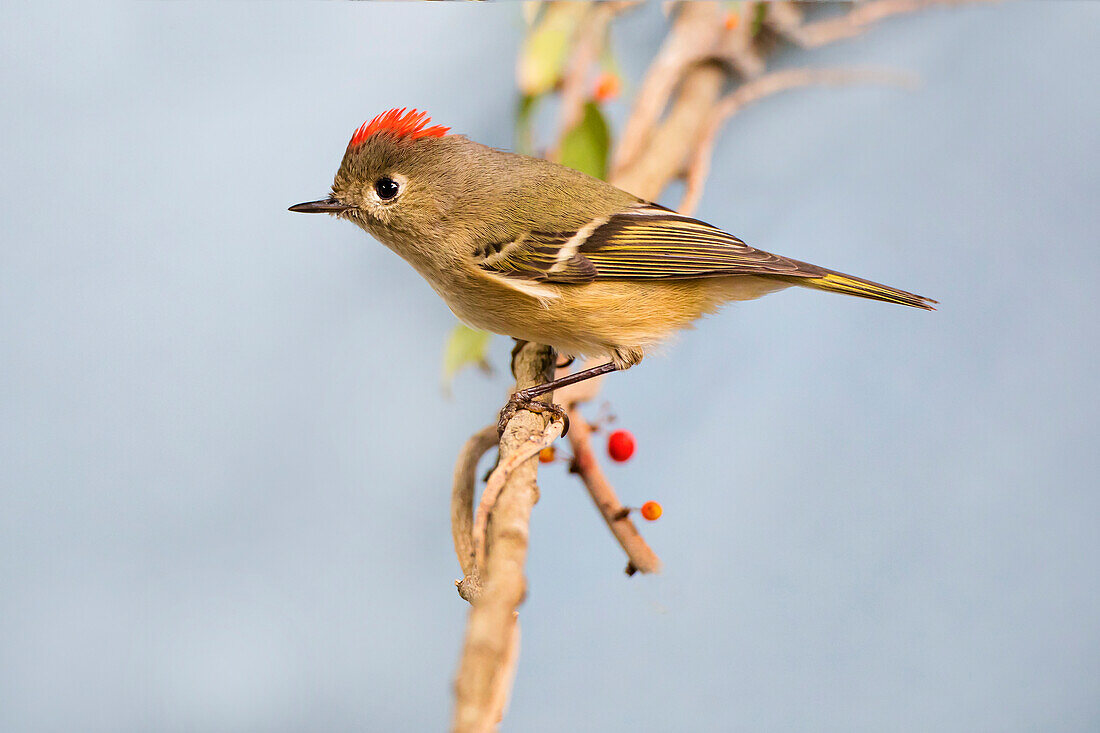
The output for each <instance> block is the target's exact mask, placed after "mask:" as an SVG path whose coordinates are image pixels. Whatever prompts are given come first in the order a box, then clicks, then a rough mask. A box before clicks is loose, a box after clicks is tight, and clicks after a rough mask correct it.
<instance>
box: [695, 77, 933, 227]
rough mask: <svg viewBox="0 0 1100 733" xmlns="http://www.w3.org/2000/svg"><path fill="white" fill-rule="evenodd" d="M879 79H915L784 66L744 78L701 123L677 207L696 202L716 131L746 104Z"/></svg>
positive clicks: (902, 81)
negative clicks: (800, 90) (796, 91)
mask: <svg viewBox="0 0 1100 733" xmlns="http://www.w3.org/2000/svg"><path fill="white" fill-rule="evenodd" d="M857 83H882V84H892V85H897V86H912V85H914V84H915V83H916V80H915V79H914V78H913V77H911V76H909V75H905V74H899V73H896V72H887V71H878V70H868V69H785V70H783V71H773V72H772V73H770V74H767V75H765V76H761V77H758V78H756V79H754V80H752V81H749V82H745V83H744V84H742V85H741V86H739V87H737V89H735V90H733V91H732V92H730V93H729V94H727V95H726V96H725V97H723V98H722V99H721V101H719V102H718V104H717V105H715V107H714V109H713V110H711V111H710V112H709V114H708V117H707V120H706V122H705V123H704V124H703V126H702V131H701V132H700V135H699V138H698V142H697V143H696V145H695V150H694V152H693V153H692V156H691V162H690V163H689V164H688V170H687V175H686V186H685V189H684V196H683V198H682V199H681V200H680V205H679V207H678V210H679V211H680V212H682V213H685V214H690V213H691V212H693V211H694V210H695V208H696V207H697V206H698V205H699V200H700V198H701V197H702V195H703V184H704V183H705V182H706V178H707V175H708V174H709V172H710V161H711V158H712V153H713V152H714V144H715V141H716V140H717V138H718V133H719V132H720V131H721V129H722V125H723V124H725V122H726V120H728V119H729V118H730V117H732V116H733V115H735V114H737V113H738V112H740V111H741V110H742V109H744V108H745V107H746V106H748V105H749V104H752V103H753V102H758V101H760V100H761V99H763V98H765V97H768V96H771V95H772V94H778V93H780V92H785V91H788V90H791V89H797V88H800V87H808V86H815V85H823V84H830V85H841V84H857Z"/></svg>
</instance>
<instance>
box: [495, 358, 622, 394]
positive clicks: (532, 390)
mask: <svg viewBox="0 0 1100 733" xmlns="http://www.w3.org/2000/svg"><path fill="white" fill-rule="evenodd" d="M618 369H619V367H618V366H616V365H615V362H613V361H609V362H607V363H606V364H600V365H599V366H594V367H590V368H588V369H581V370H580V371H579V372H573V373H572V374H566V375H565V376H564V377H559V378H557V379H552V380H550V381H549V382H547V383H546V384H538V385H535V386H534V387H528V388H527V389H521V390H520V391H519V392H516V393H515V394H514V395H512V399H520V400H533V399H535V398H536V397H541V396H542V395H544V394H546V393H547V392H553V391H554V390H555V389H559V388H561V387H568V386H569V385H571V384H576V383H577V382H584V381H585V380H588V379H592V378H593V377H602V376H603V375H604V374H610V373H611V372H614V371H618Z"/></svg>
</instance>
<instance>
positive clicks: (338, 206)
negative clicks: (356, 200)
mask: <svg viewBox="0 0 1100 733" xmlns="http://www.w3.org/2000/svg"><path fill="white" fill-rule="evenodd" d="M350 208H351V207H350V206H348V205H347V204H345V203H343V202H340V201H337V200H336V199H333V198H327V199H321V200H320V201H306V202H305V203H304V204H294V205H293V206H291V207H290V209H288V211H297V212H299V213H302V214H339V213H340V212H341V211H347V210H348V209H350Z"/></svg>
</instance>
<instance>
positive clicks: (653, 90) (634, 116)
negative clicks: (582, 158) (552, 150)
mask: <svg viewBox="0 0 1100 733" xmlns="http://www.w3.org/2000/svg"><path fill="white" fill-rule="evenodd" d="M679 7H680V11H679V14H678V15H677V17H676V21H675V23H674V25H673V27H672V30H671V31H670V32H669V34H668V38H666V39H665V42H664V44H663V45H662V46H661V50H660V51H659V52H658V53H657V57H656V58H655V59H654V60H653V63H652V64H650V67H649V71H647V72H646V76H645V80H644V81H643V82H642V86H641V89H640V90H639V91H638V96H637V98H636V99H635V101H634V108H633V109H632V110H631V113H630V119H629V120H628V121H627V123H626V127H625V128H623V133H622V135H621V136H620V138H619V144H618V147H617V148H616V149H615V155H614V158H613V160H612V165H611V170H612V177H613V178H614V177H617V176H618V175H619V174H620V173H621V171H622V170H623V169H624V168H626V167H627V166H628V165H630V164H631V163H632V162H633V161H634V159H635V158H637V157H638V156H639V155H641V153H642V150H643V149H644V148H647V147H650V148H651V147H652V146H650V145H649V144H648V143H649V136H650V134H651V132H652V130H653V127H654V126H655V125H656V123H657V120H659V119H660V117H661V114H662V113H663V112H664V110H665V107H666V106H667V103H668V99H669V97H670V96H672V93H673V92H674V91H675V90H676V85H677V84H678V83H679V82H680V80H681V79H682V78H683V76H684V72H685V70H686V69H687V68H688V67H690V66H691V65H692V64H695V63H697V62H699V61H701V60H703V59H705V58H707V57H709V56H711V55H712V54H713V51H714V48H715V46H716V45H717V43H718V41H719V39H720V38H721V36H722V32H723V30H724V28H723V25H722V18H721V15H720V8H719V5H718V3H691V2H687V3H680V5H679ZM627 190H630V189H627Z"/></svg>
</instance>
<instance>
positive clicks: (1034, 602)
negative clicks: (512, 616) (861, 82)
mask: <svg viewBox="0 0 1100 733" xmlns="http://www.w3.org/2000/svg"><path fill="white" fill-rule="evenodd" d="M1098 21H1100V5H1098V4H1095V3H1091V4H1077V3H1032V4H1015V3H1006V4H1003V5H999V6H987V7H967V8H962V9H957V10H951V11H941V12H930V13H927V14H924V15H921V16H918V17H908V18H904V19H900V20H896V21H893V22H890V23H888V24H886V25H884V26H882V27H880V28H878V29H876V30H875V31H873V32H871V33H869V34H868V35H867V36H865V37H864V38H863V39H860V40H856V41H853V42H849V43H845V44H843V45H837V46H835V47H833V48H829V49H825V50H822V51H820V52H813V53H803V52H790V53H788V54H786V55H785V56H783V57H782V63H784V64H788V65H795V64H803V63H816V64H834V65H854V64H865V65H873V66H878V67H882V66H888V67H894V68H899V69H905V70H909V71H912V72H915V73H917V74H919V75H920V76H921V77H922V78H923V79H924V86H923V88H922V89H920V90H919V91H916V92H912V93H909V92H901V91H898V90H891V89H882V88H853V89H842V90H837V89H828V90H811V91H802V92H798V93H793V94H791V95H788V96H786V97H783V98H776V99H773V100H770V101H768V102H767V103H766V104H762V105H760V106H758V107H755V108H752V109H750V110H748V111H746V112H745V113H744V114H743V115H741V116H739V117H738V118H736V119H735V120H734V121H733V122H732V123H731V124H730V126H729V128H728V129H727V130H726V133H725V134H724V136H723V138H722V141H721V143H720V144H719V146H718V149H717V152H716V159H715V164H714V174H713V177H712V179H711V182H710V185H709V187H708V190H707V192H706V196H705V199H704V202H703V206H702V209H701V211H700V215H701V216H702V217H703V218H705V219H707V220H710V221H712V222H714V223H716V224H719V225H721V226H723V227H726V228H728V229H730V230H731V231H733V232H735V233H737V234H739V235H741V236H742V237H744V238H745V239H746V240H748V241H749V242H751V243H754V244H757V245H758V246H761V247H763V248H765V249H769V250H774V251H777V252H781V253H784V254H789V255H792V256H795V257H798V258H800V259H805V260H810V261H812V262H816V263H820V264H823V265H827V266H830V267H834V268H837V269H841V270H846V271H849V272H854V273H857V274H861V275H865V276H867V277H872V278H874V279H878V280H881V281H884V282H887V283H891V284H895V285H898V286H901V287H905V288H910V289H913V290H915V291H917V292H920V293H923V294H927V295H929V296H932V297H935V298H937V299H939V300H940V301H941V302H942V304H943V305H942V309H941V310H940V311H939V312H937V313H924V312H919V311H915V310H907V309H902V308H896V307H888V306H885V305H882V304H876V303H869V302H866V301H860V300H855V299H846V298H841V297H836V296H828V295H825V294H821V293H812V292H794V293H785V294H782V295H778V296H774V297H771V298H768V299H765V300H762V301H759V302H754V303H749V304H745V305H743V306H739V307H736V308H732V309H730V310H729V311H727V312H726V313H724V314H723V315H721V316H720V317H716V318H712V319H709V320H708V321H706V322H705V323H703V324H702V325H701V327H700V328H699V329H698V330H697V331H695V332H693V333H690V334H687V335H685V336H684V337H683V338H682V339H680V341H679V343H678V344H677V345H676V346H675V348H672V349H669V350H668V351H667V354H666V355H665V356H661V357H657V358H652V359H649V360H647V361H646V362H645V363H644V364H643V365H642V366H641V367H640V368H638V369H637V370H635V371H632V372H630V373H628V374H625V375H617V376H615V377H613V378H612V379H610V380H609V381H608V383H607V386H606V396H607V397H608V398H609V399H610V400H611V401H612V402H613V404H614V407H615V410H616V411H617V412H618V414H619V416H620V424H622V425H624V426H626V427H629V428H630V429H632V430H633V431H634V433H635V434H636V436H637V439H638V443H639V446H640V448H639V451H638V455H637V457H636V459H635V460H633V461H632V462H631V463H629V464H627V465H625V466H622V467H619V466H614V467H611V468H610V469H609V473H610V475H611V477H612V479H613V480H614V482H615V483H616V484H617V485H618V487H619V488H620V490H621V492H622V494H623V495H624V498H625V500H626V501H628V502H630V503H634V504H638V503H640V502H642V501H644V500H646V499H651V498H655V499H659V500H660V501H661V502H663V504H664V506H665V517H664V518H663V519H662V520H661V521H660V522H658V523H657V524H656V525H649V526H647V527H645V531H646V534H647V536H648V537H649V538H650V540H651V541H652V544H653V545H654V547H656V548H657V550H658V551H659V552H660V554H661V556H662V557H663V558H664V560H665V562H666V563H667V572H666V573H665V574H664V575H663V576H661V577H659V578H655V579H652V578H634V579H631V580H627V579H625V578H624V577H623V575H622V573H621V571H622V566H623V558H622V557H621V554H620V552H619V550H618V548H617V547H616V546H615V545H614V544H613V542H612V541H611V539H610V537H609V536H608V533H607V532H606V530H605V529H604V527H603V526H602V524H601V523H600V521H599V520H598V518H597V516H596V514H595V512H594V511H593V509H592V507H591V506H590V505H589V503H588V501H587V500H586V498H585V497H584V496H583V493H582V491H581V489H580V487H579V485H578V484H577V483H576V481H575V480H574V479H572V478H571V477H569V476H567V475H566V474H565V472H564V470H563V469H562V468H561V467H560V466H555V467H551V468H549V469H548V470H545V471H543V474H542V475H543V481H542V487H543V498H542V501H541V503H540V504H539V506H538V508H537V511H536V514H535V519H534V524H533V541H532V552H531V559H530V568H529V569H530V578H531V586H530V598H529V600H528V602H527V605H526V606H525V607H524V610H523V622H524V632H525V635H524V641H523V657H522V665H521V669H520V673H519V679H518V682H517V686H516V690H515V696H514V701H513V705H512V710H511V712H510V715H509V718H508V725H507V727H506V729H507V730H512V731H564V730H576V731H596V730H599V731H639V730H644V731H666V730H692V731H727V730H744V731H773V730H778V731H781V730H813V731H818V730H820V731H854V730H866V731H893V730H898V731H930V730H936V731H1017V730H1019V731H1023V730H1042V731H1089V730H1092V731H1094V730H1097V729H1100V572H1098V562H1097V557H1098V555H1100V531H1098V530H1100V498H1098V496H1100V489H1098V487H1097V479H1096V476H1097V470H1098V468H1100V460H1098V458H1097V455H1098V452H1097V438H1098V437H1100V422H1098V417H1097V408H1098V406H1100V401H1098V399H1097V397H1098V389H1097V386H1096V379H1097V359H1098V350H1097V336H1098V333H1097V332H1098V329H1097V319H1098V311H1100V308H1098V306H1100V298H1098V296H1097V289H1096V282H1097V277H1098V275H1100V253H1098V251H1097V244H1098V241H1097V239H1098V238H1097V224H1098V223H1100V222H1098V216H1097V203H1098V201H1100V175H1098V173H1097V166H1098V163H1100V134H1098V131H1097V130H1098V121H1100V74H1098V73H1097V69H1098V68H1100V44H1097V38H1098V35H1097V30H1098ZM664 24H665V20H664V19H663V17H662V15H661V13H660V12H659V10H658V9H657V8H655V7H650V8H647V9H646V10H644V11H642V12H638V13H635V14H634V15H632V16H630V17H629V18H627V19H626V20H625V21H624V22H622V23H621V24H620V25H619V26H618V27H617V31H616V38H617V48H618V49H619V52H620V54H621V56H622V57H623V60H624V65H625V68H626V71H627V77H628V79H629V80H630V81H631V82H633V83H634V84H636V83H637V80H638V79H639V78H640V75H641V70H642V68H643V64H644V62H645V60H646V59H647V58H649V57H650V56H651V54H652V52H653V49H654V47H655V45H656V44H657V43H658V42H659V39H660V37H661V33H662V29H663V27H664ZM521 27H522V24H521V21H520V19H519V8H518V7H516V6H509V7H500V6H490V7H486V6H472V5H442V4H432V5H431V6H427V5H423V6H421V5H403V4H402V5H367V4H308V5H307V4H302V5H284V4H228V5H214V4H204V5H192V4H160V3H136V4H120V5H111V6H103V7H92V6H90V5H70V6H67V7H64V8H62V7H50V6H44V5H35V6H23V5H16V4H15V3H4V4H3V6H2V9H0V34H2V45H0V52H2V63H0V92H2V95H3V99H4V105H3V112H2V113H0V114H2V115H3V128H2V138H0V170H2V171H3V173H2V175H0V185H2V187H3V190H2V192H0V208H2V211H3V214H2V215H3V235H2V236H3V240H2V250H0V258H2V259H0V369H2V380H0V730H2V731H4V732H5V733H6V732H8V731H11V732H13V733H14V732H21V731H59V732H61V731H64V732H68V731H76V730H79V731H87V732H89V733H91V732H93V731H112V732H119V731H305V730H310V731H352V730H357V731H363V730H366V731H404V730H408V731H421V730H425V731H427V730H441V729H443V728H445V726H446V721H447V719H448V717H449V712H450V680H451V675H452V673H453V669H454V665H455V661H456V658H457V654H458V648H459V642H460V638H461V634H462V628H463V623H464V620H465V615H466V607H465V604H464V603H463V602H462V601H461V600H460V599H459V598H458V596H457V595H456V593H455V591H454V588H453V586H452V581H453V580H454V578H455V577H457V575H458V570H457V567H456V563H455V560H454V557H453V555H452V551H451V540H450V530H449V526H448V513H447V512H448V491H449V480H450V472H451V463H452V460H453V457H454V454H455V451H456V450H457V448H458V446H459V444H460V443H461V441H462V440H463V439H464V438H465V437H466V436H467V435H468V434H469V433H470V432H471V431H472V430H474V429H475V428H478V427H480V426H481V425H483V424H485V423H486V422H488V421H489V420H490V419H491V418H492V417H493V415H494V413H495V410H496V408H497V407H498V406H499V404H500V403H501V402H502V400H503V398H504V395H505V392H506V389H507V381H506V379H505V378H504V376H503V369H502V367H503V366H504V356H505V354H506V352H507V349H508V343H507V342H506V340H504V339H499V340H497V341H496V342H495V343H494V359H495V361H496V363H497V365H498V376H497V377H496V378H495V379H492V380H486V379H485V378H483V377H481V376H479V375H477V374H475V373H472V372H471V373H467V374H464V375H463V376H462V377H460V379H459V380H458V382H457V384H456V389H455V397H454V399H453V401H451V402H446V401H441V400H440V391H439V365H440V352H441V345H442V341H443V339H444V337H445V334H446V333H447V331H448V329H449V328H450V326H451V324H452V323H453V317H452V316H451V315H450V313H449V312H448V311H447V310H446V308H445V307H444V306H443V304H442V303H441V302H440V301H439V300H438V299H437V298H436V297H435V296H434V294H433V293H432V292H431V291H430V289H429V288H428V287H427V286H426V285H425V284H423V283H422V282H421V281H420V279H419V278H418V277H417V276H416V275H415V273H414V272H413V271H412V270H411V269H410V268H409V267H408V266H406V265H405V264H404V263H403V262H401V261H400V260H399V259H398V258H396V257H395V256H394V255H392V254H391V253H390V252H388V251H387V250H384V249H383V248H382V247H381V246H380V245H378V244H377V243H375V242H373V241H372V240H370V239H369V238H368V237H366V236H365V235H364V234H362V233H361V232H360V231H358V230H357V229H355V228H353V227H351V226H349V225H347V224H345V223H342V222H337V221H335V220H330V219H325V218H320V217H306V216H299V215H295V214H290V213H288V212H286V206H287V205H289V204H291V203H295V202H298V201H301V200H306V199H310V198H314V197H317V196H320V195H323V194H324V193H325V192H326V190H327V186H328V184H329V183H330V181H331V177H332V174H333V172H334V171H335V169H336V166H337V164H338V162H339V158H340V156H341V154H342V152H343V148H344V145H345V143H346V141H347V139H348V137H349V135H350V134H351V132H352V130H353V129H354V128H355V127H356V126H357V125H358V124H359V123H360V122H362V121H363V120H364V119H365V118H367V117H370V116H372V115H374V114H375V113H377V112H379V111H381V110H384V109H386V108H388V107H391V106H400V105H416V106H420V107H423V108H426V109H428V110H430V111H431V112H432V114H433V115H434V116H435V117H436V119H437V121H439V122H441V123H444V124H448V125H451V126H452V127H453V128H454V129H455V130H456V131H459V132H463V133H466V134H469V135H470V136H471V137H473V138H475V139H477V140H479V141H483V142H486V143H490V144H494V145H498V146H505V147H506V146H509V145H510V144H511V142H512V140H511V131H512V124H513V120H512V111H513V105H514V98H513V78H512V68H513V59H514V54H515V51H516V46H517V42H518V38H519V36H520V31H521ZM611 113H612V114H613V116H614V117H615V119H616V120H621V119H622V118H623V116H624V115H625V113H626V106H625V105H624V104H622V103H618V104H615V105H612V106H611ZM668 202H671V203H674V199H670V200H669V201H668ZM426 417H427V419H428V421H429V424H430V425H432V426H433V427H432V429H430V430H424V429H423V427H422V426H423V425H424V421H425V419H426Z"/></svg>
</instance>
